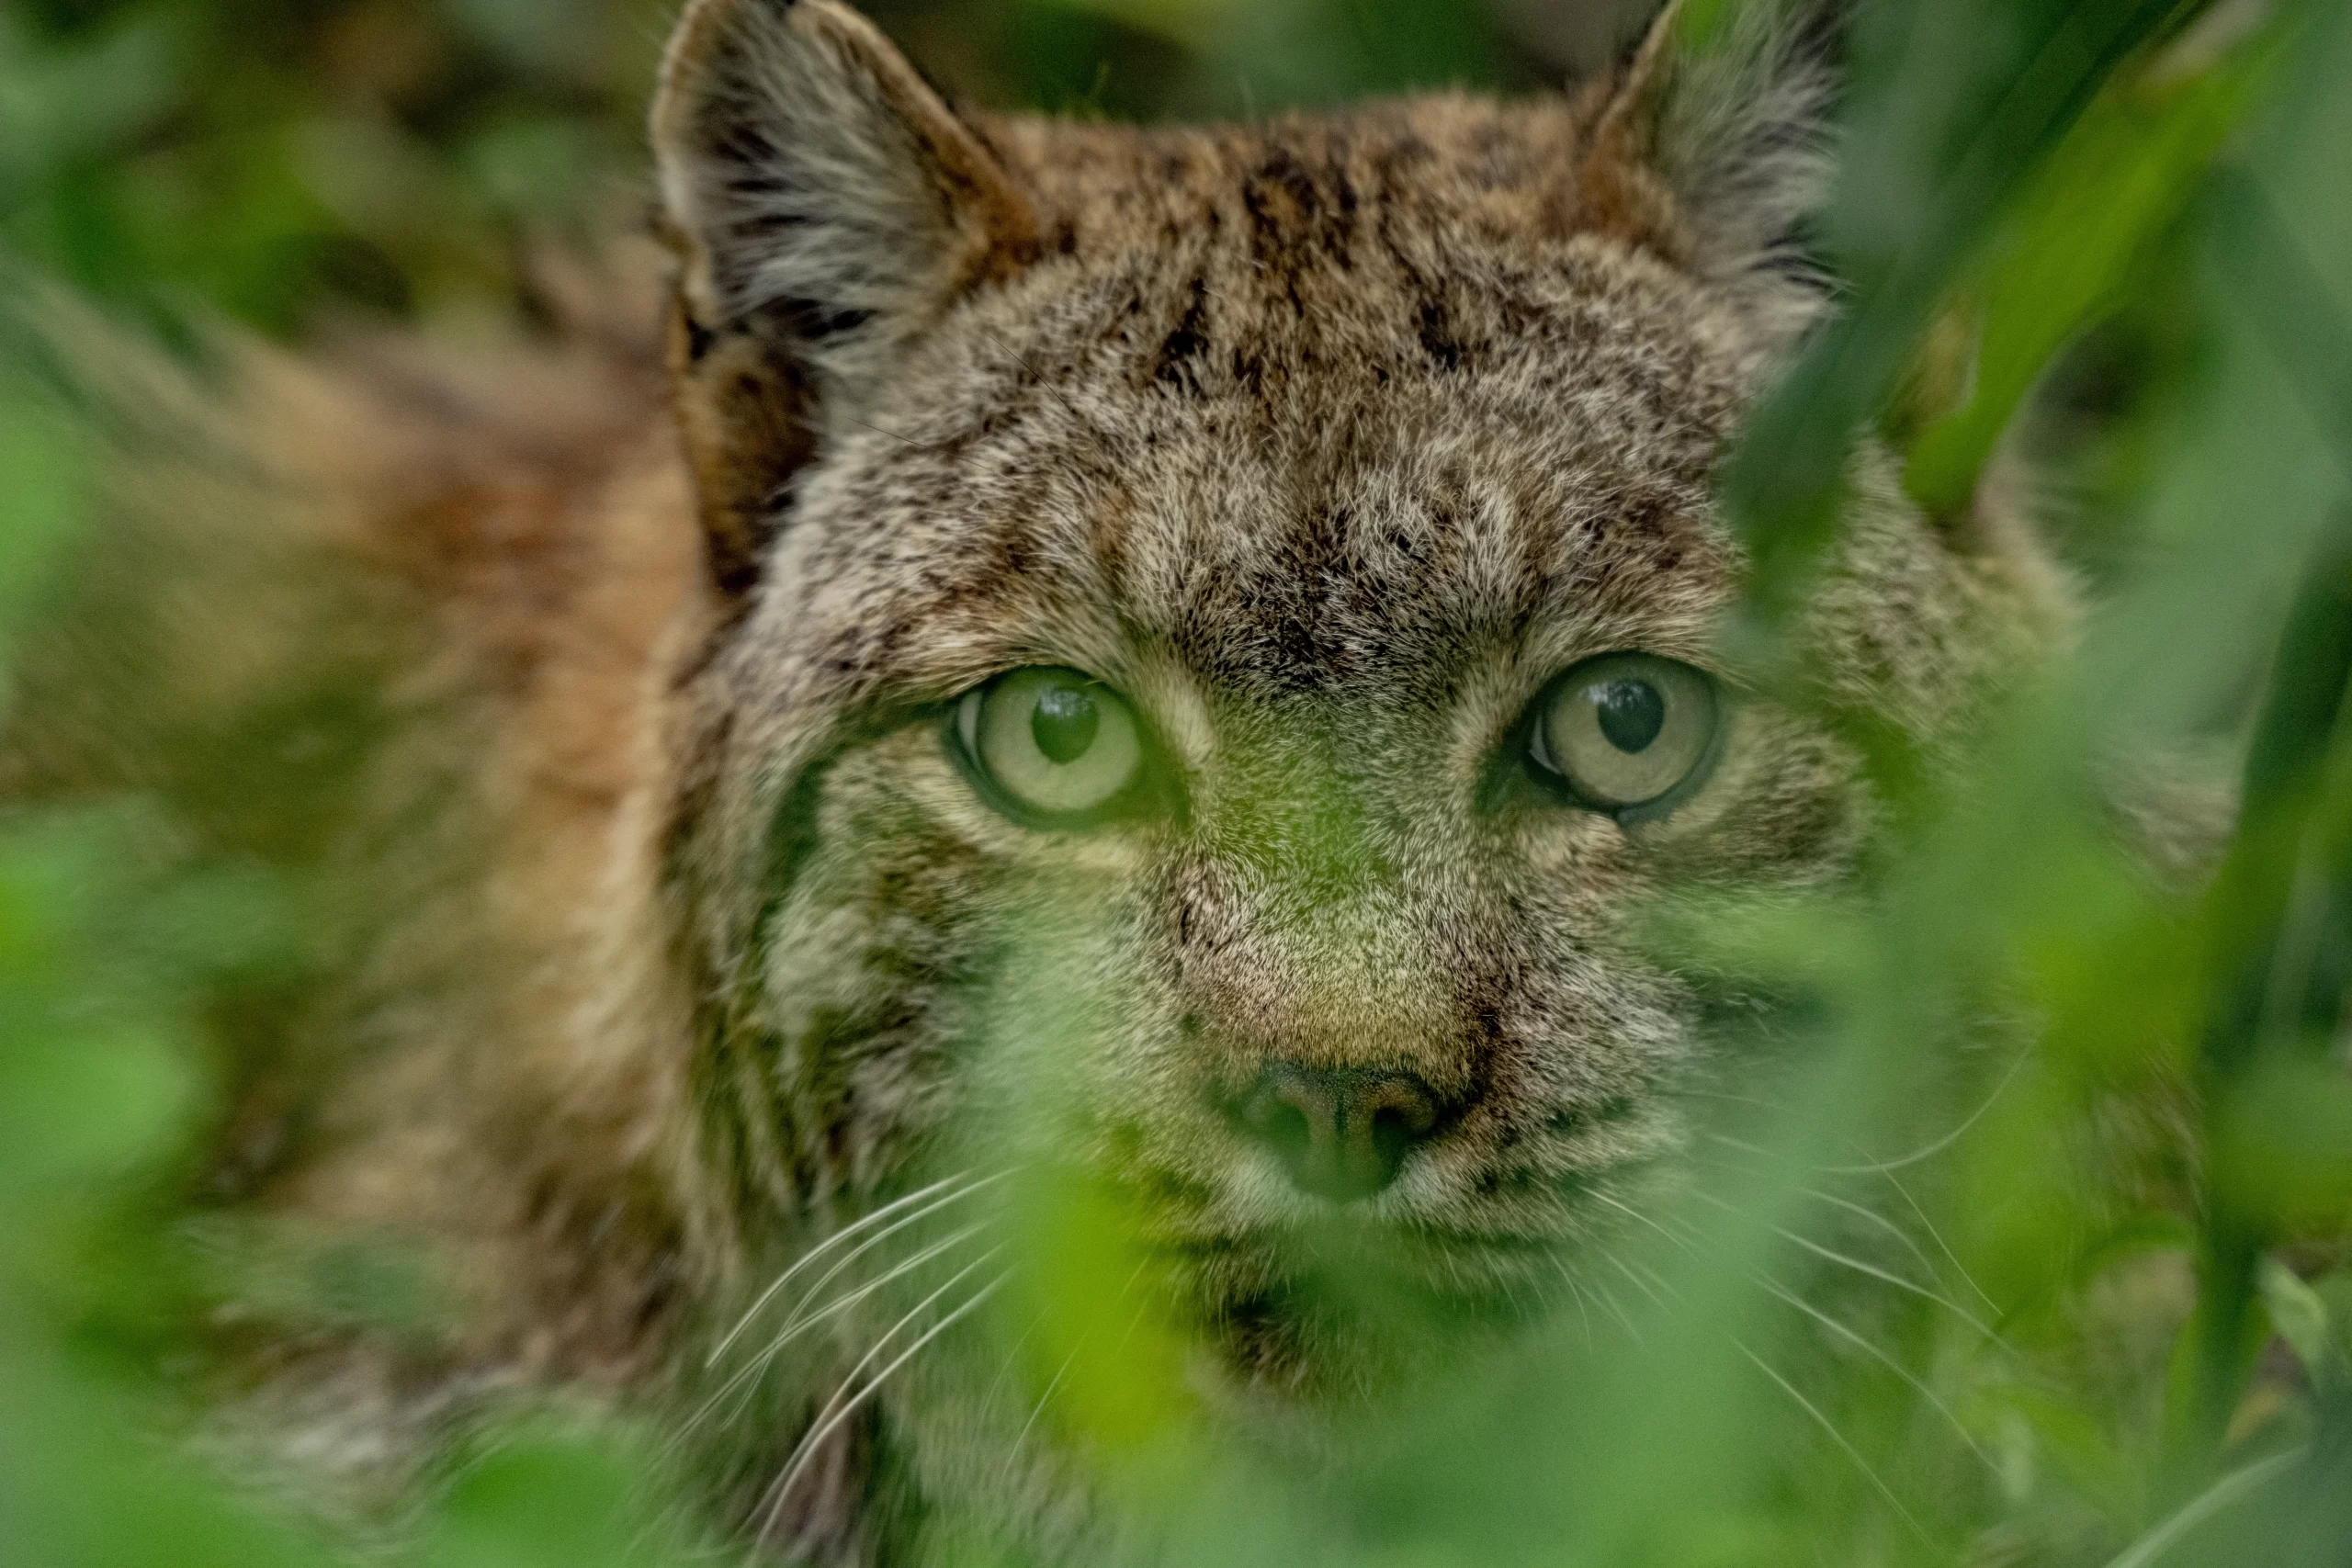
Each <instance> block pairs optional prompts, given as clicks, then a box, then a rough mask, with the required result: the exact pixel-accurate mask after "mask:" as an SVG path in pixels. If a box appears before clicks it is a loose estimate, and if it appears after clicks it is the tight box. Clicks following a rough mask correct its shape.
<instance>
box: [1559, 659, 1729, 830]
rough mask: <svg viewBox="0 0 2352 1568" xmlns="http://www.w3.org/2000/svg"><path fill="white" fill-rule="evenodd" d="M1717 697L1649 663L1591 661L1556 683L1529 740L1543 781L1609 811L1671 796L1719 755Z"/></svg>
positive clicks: (1682, 669)
mask: <svg viewBox="0 0 2352 1568" xmlns="http://www.w3.org/2000/svg"><path fill="white" fill-rule="evenodd" d="M1717 724H1718V718H1717V714H1716V703H1715V688H1714V685H1713V682H1710V681H1709V680H1708V679H1707V677H1706V676H1704V675H1702V674H1701V673H1700V672H1699V671H1696V670H1693V669H1691V667H1690V666H1689V665H1687V664H1678V663H1676V662H1674V660H1670V659H1658V658H1655V657H1653V656H1652V655H1650V654H1646V653H1612V654H1608V655H1605V656H1604V657H1602V658H1600V659H1593V660H1586V661H1585V662H1584V663H1582V664H1579V665H1577V667H1576V668H1575V669H1573V670H1571V671H1568V672H1567V673H1566V675H1564V676H1562V677H1561V678H1560V680H1559V681H1558V682H1555V684H1554V685H1553V687H1552V690H1551V692H1550V693H1549V694H1546V695H1545V696H1544V700H1543V702H1542V704H1541V705H1540V706H1539V708H1538V710H1537V713H1536V717H1535V723H1534V726H1533V728H1532V731H1531V733H1530V735H1529V738H1528V754H1529V758H1530V760H1531V761H1532V762H1533V764H1534V765H1535V768H1536V770H1537V771H1538V773H1541V774H1543V775H1545V776H1547V777H1549V778H1550V779H1552V780H1553V781H1555V782H1556V783H1560V784H1566V786H1567V788H1568V790H1569V792H1570V793H1571V794H1573V795H1575V796H1576V798H1577V800H1578V801H1579V802H1581V803H1582V804H1584V805H1587V806H1589V807H1594V808H1595V809H1597V810H1602V811H1617V810H1623V809H1625V808H1627V807H1638V806H1647V805H1650V804H1652V803H1653V802H1656V801H1658V800H1661V799H1663V798H1664V797H1666V796H1667V795H1671V794H1672V793H1673V792H1674V791H1675V790H1676V789H1677V788H1679V787H1680V786H1681V785H1682V784H1684V783H1685V782H1687V781H1688V780H1690V779H1691V778H1692V777H1693V776H1694V775H1695V774H1697V773H1699V772H1700V770H1701V769H1702V767H1703V766H1704V765H1705V763H1706V762H1707V761H1708V759H1709V758H1710V757H1711V756H1712V755H1713V751H1714V743H1715V732H1716V728H1717Z"/></svg>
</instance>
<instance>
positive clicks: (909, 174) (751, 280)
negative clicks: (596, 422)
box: [652, 0, 1035, 589]
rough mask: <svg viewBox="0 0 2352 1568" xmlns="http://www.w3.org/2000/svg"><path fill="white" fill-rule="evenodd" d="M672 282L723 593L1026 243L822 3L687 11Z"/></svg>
mask: <svg viewBox="0 0 2352 1568" xmlns="http://www.w3.org/2000/svg"><path fill="white" fill-rule="evenodd" d="M652 132H653V149H654V156H655V163H656V167H657V169H658V171H659V175H660V179H661V189H662V205H663V209H664V216H665V219H666V226H667V231H668V235H669V238H670V241H671V243H672V244H673V248H674V249H675V250H676V251H677V253H678V255H679V260H680V263H681V276H680V278H679V285H678V293H677V299H676V302H675V306H674V310H673V321H672V333H671V338H672V349H671V359H672V366H673V378H674V382H675V387H676V394H677V402H678V412H679V417H680V422H681V425H682V427H683V429H684V434H685V439H686V445H687V449H688V457H689V458H690V459H691V461H692V462H693V464H694V467H695V474H696V478H697V479H698V481H699V482H700V484H701V487H702V504H703V513H704V517H705V521H706V524H707V526H708V529H709V532H710V536H711V545H712V562H713V566H714V569H715V570H717V572H718V576H719V580H720V582H721V585H722V586H724V587H727V588H729V589H740V588H741V587H744V586H747V585H748V583H749V581H751V580H752V577H754V576H755V575H756V572H757V569H758V561H759V558H760V556H761V554H762V553H763V549H764V547H765V545H766V543H767V539H768V537H769V536H770V535H771V534H772V533H773V532H774V529H775V521H776V519H775V513H776V508H777V506H778V504H779V498H780V496H781V494H782V492H783V491H784V490H785V487H786V482H787V481H788V480H789V479H791V477H792V475H793V473H794V472H795V471H796V470H797V469H798V468H800V467H801V466H802V465H804V464H805V463H807V462H808V461H809V458H810V457H813V456H814V455H815V454H816V452H817V451H818V450H819V449H820V446H822V444H823V442H824V440H825V438H826V434H827V431H828V428H829V426H832V427H838V426H839V425H840V424H841V423H846V422H847V421H854V420H855V418H856V417H857V412H856V411H857V406H858V405H859V404H860V403H861V402H862V401H864V400H866V399H868V398H869V397H870V396H871V395H872V393H873V390H874V389H875V388H876V386H877V385H879V384H880V381H881V379H882V378H884V377H885V376H886V375H887V374H888V371H889V368H890V367H891V365H892V362H893V361H894V360H895V358H896V357H897V356H898V355H899V354H900V353H902V352H903V351H904V349H905V347H906V345H907V344H908V343H909V342H910V340H911V339H912V338H914V337H915V336H916V335H918V334H919V333H921V332H922V330H923V329H924V328H925V327H926V326H927V325H929V324H931V323H932V322H933V321H936V320H937V319H938V317H939V316H940V314H941V313H943V312H944V310H946V308H947V307H948V306H949V305H951V304H952V303H953V302H954V301H955V300H956V299H957V298H958V297H959V296H961V295H962V294H964V293H965V292H967V291H968V290H969V289H971V288H975V287H977V286H978V285H979V284H980V283H981V282H983V281H985V280H987V279H989V277H991V276H1002V275H1003V274H1005V273H1007V272H1009V271H1011V270H1012V269H1013V268H1014V267H1017V266H1018V265H1021V264H1022V263H1023V261H1025V260H1026V259H1027V258H1028V257H1029V256H1030V255H1032V254H1034V252H1035V220H1034V218H1033V217H1032V215H1031V211H1030V207H1029V204H1028V201H1027V199H1026V198H1025V197H1024V196H1023V193H1022V192H1021V190H1020V189H1019V187H1018V186H1016V185H1015V183H1014V182H1013V180H1012V177H1011V176H1010V175H1008V174H1007V173H1006V171H1005V170H1004V169H1003V167H1002V166H1001V164H999V163H998V161H997V159H996V157H995V156H994V155H993V154H992V153H991V152H989V149H988V147H987V146H986V144H984V143H983V142H982V141H981V140H980V139H979V138H978V136H977V135H976V134H974V132H973V131H972V130H971V128H970V127H968V126H967V125H966V124H964V123H963V122H962V121H961V120H959V119H957V118H956V116H955V115H954V114H953V113H952V112H951V111H950V110H949V109H948V107H946V105H944V104H943V103H942V102H940V100H939V97H938V96H937V95H936V94H934V93H933V91H932V90H931V89H930V88H929V87H928V86H926V85H924V83H923V81H922V78H921V77H920V76H918V75H917V74H916V73H915V72H914V70H913V68H912V67H910V65H908V63H907V62H906V61H905V60H903V59H902V58H900V56H899V54H898V52H897V51H894V50H893V49H892V48H891V47H890V45H889V43H888V41H887V40H885V39H883V37H882V35H881V34H880V33H878V32H876V30H875V29H874V28H873V27H872V26H871V25H870V24H869V23H867V22H866V21H865V19H864V18H863V17H859V16H858V15H857V14H856V13H854V12H853V11H851V10H849V9H847V8H846V7H845V6H840V5H836V4H833V3H832V0H694V4H692V5H691V6H688V7H687V9H686V13H685V16H684V18H683V19H682V20H681V21H680V22H679V24H678V28H677V31H676V33H675V34H674V35H673V38H672V39H671V42H670V48H669V53H668V56H667V58H666V59H665V61H664V62H663V65H662V81H661V87H660V91H659V92H658V94H657V95H656V97H655V101H654V105H653V114H652Z"/></svg>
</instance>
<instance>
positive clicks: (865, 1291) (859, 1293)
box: [672, 1224, 987, 1447]
mask: <svg viewBox="0 0 2352 1568" xmlns="http://www.w3.org/2000/svg"><path fill="white" fill-rule="evenodd" d="M986 1228H987V1227H986V1226H985V1225H984V1224H972V1225H966V1226H965V1227H964V1228H963V1229H962V1230H960V1231H957V1232H956V1234H955V1235H950V1236H948V1237H947V1238H946V1239H945V1240H944V1241H938V1242H934V1243H933V1244H932V1245H931V1246H929V1247H925V1248H923V1249H922V1251H921V1252H918V1253H916V1254H915V1255H914V1256H913V1257H912V1258H908V1259H906V1260H905V1261H904V1262H902V1263H899V1265H897V1266H896V1267H894V1268H892V1269H889V1270H888V1272H886V1273H884V1274H882V1275H880V1276H878V1277H877V1278H876V1279H874V1280H869V1281H867V1282H866V1283H865V1284H864V1285H861V1286H859V1287H858V1288H857V1289H856V1290H854V1291H851V1292H848V1293H847V1294H845V1295H842V1296H839V1297H836V1298H835V1299H834V1300H833V1301H832V1302H831V1303H828V1304H827V1305H826V1306H825V1307H824V1308H823V1309H822V1310H820V1311H818V1312H815V1313H805V1314H795V1316H794V1317H793V1319H792V1320H791V1321H790V1322H788V1323H786V1325H785V1326H784V1328H783V1329H782V1330H781V1331H780V1332H778V1333H777V1335H776V1337H775V1338H773V1339H771V1340H769V1341H768V1342H767V1344H766V1345H765V1346H763V1347H762V1348H761V1350H760V1353H759V1354H758V1355H757V1356H754V1357H752V1359H750V1360H749V1361H747V1362H745V1363H744V1364H743V1365H742V1366H741V1368H739V1369H737V1371H735V1373H734V1375H733V1376H731V1377H729V1379H728V1380H727V1381H726V1382H724V1383H722V1384H720V1385H719V1387H718V1389H717V1390H716V1391H715V1392H714V1393H712V1394H711V1396H710V1397H709V1398H708V1399H707V1400H706V1401H704V1402H703V1404H702V1405H701V1406H700V1407H699V1408H698V1409H696V1410H695V1413H694V1414H693V1415H692V1416H688V1417H687V1418H686V1421H685V1423H684V1425H683V1426H681V1427H679V1429H678V1435H677V1437H676V1438H673V1439H672V1445H673V1447H674V1446H675V1445H676V1444H677V1443H678V1442H680V1441H683V1440H684V1438H686V1437H687V1436H688V1435H690V1434H691V1433H692V1432H693V1431H694V1430H695V1428H696V1427H699V1426H700V1425H701V1424H702V1423H703V1422H704V1421H706V1420H707V1419H708V1418H709V1416H710V1415H711V1413H712V1412H713V1411H715V1410H716V1409H718V1406H719V1404H721V1403H723V1402H724V1401H725V1400H726V1399H727V1398H728V1396H729V1395H730V1394H732V1393H736V1392H737V1391H738V1390H741V1389H743V1388H744V1387H745V1386H746V1385H747V1384H749V1383H750V1382H752V1380H753V1379H755V1378H757V1377H758V1376H759V1375H760V1373H761V1372H763V1371H766V1370H767V1368H768V1367H770V1366H771V1365H773V1364H774V1363H775V1359H776V1357H778V1356H779V1355H781V1354H783V1352H784V1349H785V1347H786V1346H787V1345H789V1344H791V1343H792V1342H793V1341H794V1340H795V1339H797V1338H798V1337H800V1336H801V1335H803V1334H805V1333H807V1332H808V1331H809V1330H810V1329H812V1328H814V1327H816V1326H817V1325H819V1324H820V1323H822V1322H824V1321H825V1320H826V1319H827V1318H831V1317H838V1316H840V1315H841V1314H842V1313H845V1312H847V1311H848V1310H849V1309H850V1308H852V1307H854V1306H855V1305H857V1303H860V1302H862V1301H864V1300H865V1299H866V1298H867V1297H868V1296H871V1295H872V1294H874V1293H875V1292H876V1291H879V1290H881V1289H883V1288H884V1287H886V1286H888V1284H890V1283H891V1281H893V1280H899V1279H901V1278H903V1277H904V1276H906V1275H907V1274H910V1273H911V1272H913V1271H914V1270H915V1269H920V1268H922V1266H923V1265H924V1264H926V1263H928V1262H930V1261H931V1260H932V1259H933V1258H936V1257H938V1256H939V1255H940V1254H941V1253H943V1252H945V1251H947V1250H949V1249H950V1248H952V1247H957V1246H959V1245H961V1244H962V1243H964V1242H967V1241H969V1240H970V1239H971V1238H972V1237H973V1236H975V1235H978V1234H979V1233H980V1232H981V1231H982V1230H984V1229H986ZM886 1234H887V1233H886ZM828 1277H829V1278H830V1276H828Z"/></svg>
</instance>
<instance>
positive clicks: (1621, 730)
mask: <svg viewBox="0 0 2352 1568" xmlns="http://www.w3.org/2000/svg"><path fill="white" fill-rule="evenodd" d="M1589 696H1590V697H1591V699H1592V705H1593V709H1594V711H1595V712H1596V713H1597V714H1598V715H1599V716H1600V733H1601V734H1603V735H1605V736H1607V737H1608V738H1609V744H1611V746H1614V747H1616V748H1617V750H1620V751H1625V752H1634V751H1645V750H1649V745H1650V742H1651V741H1653V740H1656V739H1657V733H1658V731H1659V730H1661V729H1664V728H1666V699H1665V698H1664V697H1662V696H1660V695H1658V692H1657V687H1656V686H1653V685H1651V684H1650V683H1649V682H1647V681H1611V682H1609V683H1608V684H1607V685H1604V686H1595V687H1594V688H1593V689H1592V690H1591V692H1590V693H1589Z"/></svg>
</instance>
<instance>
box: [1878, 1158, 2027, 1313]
mask: <svg viewBox="0 0 2352 1568" xmlns="http://www.w3.org/2000/svg"><path fill="white" fill-rule="evenodd" d="M1879 1174H1880V1175H1882V1176H1883V1177H1885V1178H1886V1184H1887V1185H1888V1186H1889V1187H1892V1188H1894V1190H1896V1191H1897V1192H1899V1193H1901V1194H1902V1195H1903V1201H1905V1203H1908V1204H1909V1205H1910V1206H1911V1212H1912V1213H1915V1214H1917V1215H1918V1216H1919V1224H1922V1225H1923V1226H1925V1227H1926V1228H1927V1232H1928V1239H1929V1240H1931V1241H1933V1242H1934V1243H1935V1244H1936V1247H1937V1250H1939V1251H1940V1252H1941V1253H1942V1254H1943V1255H1944V1256H1945V1257H1946V1258H1950V1259H1951V1266H1952V1268H1953V1269H1957V1270H1958V1271H1959V1273H1960V1277H1961V1279H1962V1280H1963V1281H1964V1282H1965V1283H1966V1284H1967V1286H1968V1288H1969V1289H1970V1290H1972V1291H1974V1292H1976V1299H1977V1300H1978V1301H1980V1302H1983V1303H1985V1305H1986V1306H1988V1307H1990V1308H1992V1309H1993V1311H1994V1312H1995V1313H1996V1314H1997V1313H1999V1312H2000V1310H2001V1303H1998V1302H1996V1301H1995V1300H1994V1299H1993V1298H1992V1297H1991V1296H1990V1295H1989V1294H1987V1293H1986V1292H1985V1287H1984V1286H1982V1285H1980V1284H1978V1283H1977V1282H1976V1276H1975V1275H1973V1274H1971V1273H1970V1272H1969V1271H1968V1265H1967V1264H1965V1263H1962V1261H1961V1260H1960V1254H1959V1253H1957V1252H1954V1251H1953V1250H1952V1249H1951V1243H1950V1242H1948V1241H1946V1240H1945V1239H1944V1236H1943V1232H1941V1231H1939V1230H1938V1229H1937V1228H1936V1223H1935V1222H1934V1221H1933V1220H1931V1219H1929V1218H1928V1211H1927V1210H1925V1209H1923V1208H1921V1207H1920V1206H1919V1200H1917V1198H1914V1197H1913V1196H1911V1189H1909V1188H1908V1187H1905V1186H1904V1185H1903V1179H1902V1178H1901V1177H1899V1176H1897V1175H1895V1174H1894V1172H1893V1171H1891V1170H1886V1171H1881V1172H1880V1173H1879Z"/></svg>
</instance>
